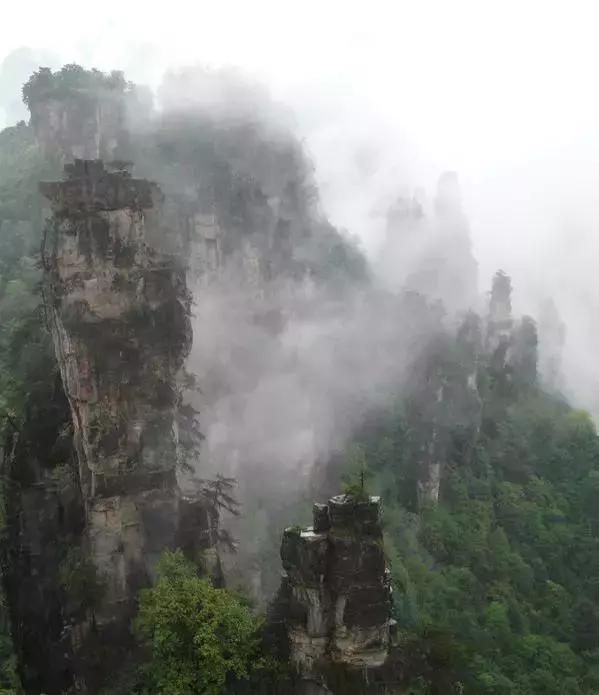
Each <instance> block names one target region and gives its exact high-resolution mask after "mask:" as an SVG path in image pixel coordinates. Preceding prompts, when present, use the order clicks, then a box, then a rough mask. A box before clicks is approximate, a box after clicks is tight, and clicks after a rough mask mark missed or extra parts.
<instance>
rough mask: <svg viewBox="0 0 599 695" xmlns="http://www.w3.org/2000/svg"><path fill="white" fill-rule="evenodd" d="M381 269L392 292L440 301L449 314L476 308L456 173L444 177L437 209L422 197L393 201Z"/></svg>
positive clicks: (475, 282)
mask: <svg viewBox="0 0 599 695" xmlns="http://www.w3.org/2000/svg"><path fill="white" fill-rule="evenodd" d="M380 269H381V271H382V275H383V277H384V279H385V280H386V282H387V283H388V284H389V286H390V287H391V288H393V289H402V288H405V289H409V290H412V291H416V292H420V293H422V294H423V295H425V296H426V297H429V298H430V299H434V300H440V301H442V302H443V305H444V307H445V308H446V309H447V310H448V311H449V313H450V314H453V313H455V312H463V311H466V310H470V309H473V308H475V307H476V305H477V304H478V266H477V263H476V261H475V259H474V255H473V253H472V242H471V238H470V225H469V223H468V219H467V217H466V214H465V212H464V209H463V206H462V200H461V193H460V186H459V183H458V177H457V174H456V173H455V172H451V171H449V172H445V173H444V174H442V175H441V177H440V178H439V181H438V185H437V191H436V196H435V199H434V201H433V205H432V209H430V208H429V209H427V206H426V205H425V202H424V196H423V195H422V193H418V194H415V195H413V196H409V195H406V194H404V195H402V196H400V197H399V198H398V199H397V200H396V201H395V202H394V204H393V205H392V207H391V208H390V210H389V212H388V214H387V233H386V241H385V244H384V246H383V250H382V253H381V257H380Z"/></svg>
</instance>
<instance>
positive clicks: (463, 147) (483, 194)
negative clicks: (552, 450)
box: [0, 0, 599, 403]
mask: <svg viewBox="0 0 599 695" xmlns="http://www.w3.org/2000/svg"><path fill="white" fill-rule="evenodd" d="M597 26H599V4H598V3H597V2H594V1H593V0H589V1H587V2H583V1H579V0H563V1H557V0H555V1H552V0H518V1H513V0H497V1H496V0H472V1H470V2H468V1H466V0H451V1H445V0H438V1H436V2H435V1H433V0H411V1H406V2H404V1H402V0H395V1H393V0H389V1H388V2H380V1H377V0H369V1H368V2H366V1H365V0H363V1H362V2H355V1H352V0H319V1H318V2H317V1H314V0H303V1H302V2H293V3H291V2H287V0H238V1H237V2H234V1H232V0H218V1H214V0H213V1H211V2H205V1H204V0H195V1H189V2H184V1H183V0H171V1H170V2H168V3H156V2H144V3H142V2H137V1H136V0H128V1H127V2H122V1H119V2H117V1H116V0H102V1H101V2H98V3H95V4H94V3H89V2H88V3H82V2H80V0H78V1H75V0H55V2H53V3H47V2H33V3H32V2H29V3H9V4H8V5H7V7H3V21H2V24H1V25H0V65H1V64H2V61H4V60H5V58H6V57H7V56H8V60H7V63H8V64H9V68H10V60H11V53H12V52H13V51H15V50H16V49H19V48H22V47H29V48H30V49H32V50H33V51H34V54H35V55H34V56H33V58H32V60H33V61H34V62H35V61H36V60H39V61H41V62H44V63H45V64H49V65H52V66H58V65H60V64H61V63H64V62H73V61H76V62H80V63H82V64H84V65H86V66H87V67H92V66H95V67H98V68H100V69H105V70H106V69H112V68H121V69H124V70H125V71H126V72H127V75H128V77H129V78H130V79H133V80H134V81H140V82H146V83H149V84H152V85H157V84H158V83H159V82H160V78H161V75H162V74H163V72H164V70H165V69H167V68H169V67H176V66H180V65H186V64H193V63H208V64H213V65H222V64H229V65H236V66H241V67H242V68H244V69H245V70H246V71H248V72H249V73H251V74H252V75H254V76H256V77H258V78H260V79H261V80H263V81H264V82H265V83H266V84H267V85H268V86H269V88H270V90H271V93H272V95H273V96H274V98H275V99H277V100H280V101H282V102H283V103H285V104H288V105H289V106H290V107H291V108H292V109H293V111H294V113H295V116H296V120H297V127H298V131H299V132H300V134H301V135H302V136H303V137H305V138H306V143H307V145H308V148H309V150H310V151H311V153H312V156H313V158H314V160H315V163H316V167H317V175H318V178H319V182H320V184H321V188H322V191H323V197H324V202H325V205H326V207H327V210H328V212H329V214H330V215H331V217H332V218H333V221H335V222H336V223H338V224H340V225H342V226H345V227H347V228H348V229H349V230H350V231H351V232H353V233H355V234H357V235H359V236H360V238H361V239H362V240H363V243H364V246H365V247H366V248H367V250H368V251H369V252H370V253H372V254H374V253H376V250H377V248H378V245H379V243H380V241H381V229H382V227H381V216H380V211H381V210H383V209H384V207H385V205H386V203H387V201H388V199H389V196H391V195H392V194H393V193H394V192H395V191H397V190H399V189H401V188H402V187H408V188H410V187H413V186H417V185H423V186H424V187H426V188H427V189H428V190H429V191H431V190H432V189H433V187H434V182H435V180H436V177H437V176H438V174H439V173H440V172H441V171H443V170H444V169H455V170H457V171H458V172H459V175H460V180H461V182H462V186H463V191H464V198H465V204H466V207H467V209H468V212H469V216H470V219H471V222H472V232H473V240H474V244H475V252H476V255H477V257H478V259H479V262H480V265H481V279H482V281H483V282H484V283H486V282H487V280H488V278H489V277H490V274H491V273H492V272H493V270H494V269H496V268H497V267H503V268H505V269H506V270H507V271H508V272H510V273H511V274H512V275H513V278H514V284H515V287H516V292H517V302H518V301H519V302H520V303H521V305H522V308H525V309H527V310H530V311H534V310H535V304H536V301H537V299H538V298H539V297H540V296H542V295H544V294H547V293H549V294H551V295H553V296H554V298H555V299H556V301H557V302H558V305H559V307H560V309H561V311H562V312H563V314H564V315H565V317H566V319H567V321H568V324H569V352H568V355H567V364H566V369H567V371H568V374H569V378H570V381H571V383H573V384H576V389H577V393H579V394H580V397H581V398H582V399H583V400H584V401H585V403H591V401H592V400H593V399H594V398H596V399H597V402H598V403H599V366H596V365H595V362H597V363H599V359H596V358H595V355H596V353H597V349H598V348H599V338H598V337H596V336H595V334H594V333H595V331H594V330H593V329H594V326H593V324H592V321H593V320H594V317H595V316H597V312H599V281H598V280H596V279H595V275H596V274H597V270H596V269H597V267H599V244H598V243H597V226H598V222H599V125H598V124H599V90H597V88H596V72H597V66H598V65H599V42H598V41H597ZM21 58H23V54H21ZM12 60H13V61H14V54H12ZM21 62H23V61H21ZM25 62H26V61H25ZM11 70H12V69H7V68H6V64H5V68H4V69H2V68H0V109H2V108H3V109H4V110H0V123H1V122H2V121H4V123H6V122H7V121H9V120H11V118H12V117H13V116H14V115H15V105H14V104H12V105H11V103H10V101H11V100H10V98H9V95H10V94H12V93H14V90H15V89H16V86H15V85H14V84H13V83H12V82H11V76H13V71H11ZM13 79H14V77H13ZM594 394H597V395H594Z"/></svg>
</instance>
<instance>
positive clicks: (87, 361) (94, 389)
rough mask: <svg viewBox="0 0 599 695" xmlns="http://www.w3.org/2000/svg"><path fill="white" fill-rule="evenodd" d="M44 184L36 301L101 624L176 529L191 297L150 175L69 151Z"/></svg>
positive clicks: (123, 602) (119, 613) (126, 609)
mask: <svg viewBox="0 0 599 695" xmlns="http://www.w3.org/2000/svg"><path fill="white" fill-rule="evenodd" d="M41 191H42V193H43V194H44V195H45V196H46V198H48V199H49V201H50V204H51V207H52V212H53V216H52V218H51V219H50V221H49V224H48V228H47V232H46V239H45V244H44V250H43V262H44V269H45V305H46V312H47V318H48V321H49V324H50V326H51V330H52V336H53V341H54V346H55V351H56V356H57V359H58V362H59V366H60V371H61V375H62V380H63V383H64V387H65V391H66V395H67V398H68V401H69V404H70V408H71V412H72V418H73V425H74V441H75V447H76V451H77V458H78V465H79V478H80V484H81V488H82V494H83V499H84V503H85V515H86V523H87V538H88V542H89V552H90V555H91V558H92V560H93V562H94V563H95V566H96V568H97V571H98V575H99V577H100V579H101V581H102V583H103V587H104V591H103V593H102V596H103V599H102V602H101V605H100V606H99V607H98V609H97V611H96V616H95V620H96V623H97V625H98V626H100V627H101V626H102V625H108V624H111V623H119V622H122V621H123V620H124V619H126V618H127V616H128V615H129V613H130V608H131V607H132V605H133V599H134V597H135V594H136V591H137V589H138V588H139V586H141V585H143V584H145V583H146V582H147V581H148V580H149V578H150V577H151V575H152V572H153V569H154V566H155V563H156V561H157V560H158V557H159V555H160V553H161V552H162V550H163V549H164V548H166V547H173V546H174V545H175V544H176V540H177V538H178V537H180V534H181V530H180V528H179V519H180V516H181V515H180V514H179V507H180V504H181V502H180V499H179V495H178V489H177V482H176V462H177V426H176V415H177V404H178V389H177V385H176V374H177V372H178V370H179V369H180V367H181V366H182V364H183V360H184V358H185V356H186V354H187V353H188V351H189V348H190V344H191V330H190V323H189V318H188V314H189V298H188V293H187V290H186V285H185V274H184V269H183V268H181V267H180V265H179V264H178V263H177V261H176V258H175V256H174V255H173V254H172V253H170V250H171V242H172V239H170V237H172V236H173V231H172V230H169V229H167V228H165V227H164V225H163V224H162V222H161V214H160V201H161V193H160V190H159V189H158V187H157V186H156V185H155V184H153V183H151V182H149V181H146V180H143V179H135V178H133V177H132V176H131V175H130V174H129V173H128V171H127V170H126V169H124V168H123V167H117V168H116V169H115V170H112V171H111V170H109V169H107V168H106V167H105V166H104V165H103V164H102V162H100V161H97V160H96V161H82V160H75V162H74V163H73V164H69V165H66V166H65V178H64V180H62V181H56V182H51V183H44V184H41ZM185 516H189V515H188V514H187V515H185ZM208 535H209V534H208ZM207 545H209V539H208V540H207Z"/></svg>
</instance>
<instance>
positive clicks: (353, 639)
mask: <svg viewBox="0 0 599 695" xmlns="http://www.w3.org/2000/svg"><path fill="white" fill-rule="evenodd" d="M379 516H380V500H379V498H378V497H370V498H368V499H365V500H358V499H356V498H354V497H352V496H348V495H338V496H335V497H332V498H331V499H330V500H329V502H328V504H327V505H318V504H317V505H315V506H314V525H313V526H312V527H308V528H303V529H302V528H296V527H293V528H288V529H286V530H285V533H284V535H283V542H282V546H281V559H282V563H283V568H284V576H283V582H282V588H281V592H280V600H281V601H282V602H283V605H284V608H283V609H282V611H281V612H282V617H283V622H284V624H285V627H286V633H287V637H288V640H289V649H290V660H291V663H292V664H293V666H294V667H295V669H296V670H297V672H298V674H299V676H300V678H301V679H302V681H303V683H304V685H305V687H308V685H307V684H309V683H311V685H310V686H309V687H311V688H320V689H321V690H319V692H328V690H327V688H328V687H329V686H330V684H327V676H326V673H327V671H329V670H330V669H331V668H335V667H336V666H340V667H342V668H344V669H345V670H347V671H349V672H352V671H354V670H355V672H356V674H357V677H358V678H361V675H360V674H362V673H363V672H364V671H367V670H368V669H377V668H378V667H380V666H382V665H383V664H384V662H385V660H386V659H387V656H388V653H389V647H390V632H391V628H392V624H393V621H392V620H391V586H390V579H389V571H388V570H387V569H386V567H385V558H384V552H383V541H382V531H381V525H380V518H379ZM301 692H307V691H306V690H305V688H304V690H303V691H301ZM332 692H336V691H332Z"/></svg>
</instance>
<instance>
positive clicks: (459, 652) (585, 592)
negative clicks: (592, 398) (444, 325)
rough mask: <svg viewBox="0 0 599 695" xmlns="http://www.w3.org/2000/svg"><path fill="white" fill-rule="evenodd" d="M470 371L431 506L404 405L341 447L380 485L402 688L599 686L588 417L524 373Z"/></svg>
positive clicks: (595, 444) (598, 542)
mask: <svg viewBox="0 0 599 695" xmlns="http://www.w3.org/2000/svg"><path fill="white" fill-rule="evenodd" d="M533 369H534V365H533ZM478 380H479V384H480V388H481V391H482V394H483V420H482V426H481V430H480V434H479V436H478V439H477V442H476V445H475V448H474V450H473V451H472V452H471V453H470V454H469V455H465V454H464V452H463V450H462V449H461V448H460V438H459V437H458V436H455V438H454V444H453V451H452V457H450V460H451V464H450V465H449V467H448V468H447V470H446V472H445V475H444V478H443V480H442V486H441V495H440V500H439V503H438V504H436V505H433V504H425V505H423V506H422V507H421V508H420V509H418V508H417V505H416V501H415V496H414V494H413V490H414V480H415V478H416V476H417V472H416V468H417V450H416V448H415V446H414V437H415V431H414V428H413V426H412V421H411V420H410V418H409V417H408V415H407V408H408V407H409V404H406V403H405V402H403V403H400V404H398V405H397V407H396V408H395V409H391V410H390V411H388V412H387V413H385V414H384V415H381V416H379V417H378V418H377V419H376V420H375V422H374V423H371V424H370V426H369V427H368V429H367V430H365V431H364V433H363V434H362V435H361V436H360V437H358V438H357V439H356V441H355V442H354V443H353V445H352V448H351V450H350V451H351V456H352V457H353V459H354V461H357V462H361V464H360V465H362V466H365V471H366V473H367V477H368V480H369V485H370V487H371V488H372V489H373V490H374V491H376V492H379V493H380V494H382V495H383V496H384V502H385V527H386V530H385V545H386V549H387V552H388V555H389V560H390V563H391V567H392V573H393V580H394V585H395V607H394V610H395V617H396V619H397V621H398V625H399V628H400V637H399V640H400V646H401V647H402V648H403V649H404V650H405V654H406V659H407V670H408V672H407V678H408V681H409V683H410V684H411V687H412V692H413V693H449V692H456V693H489V694H490V693H493V694H505V695H508V694H509V695H514V694H521V695H525V694H527V693H554V694H555V695H558V694H563V693H571V694H572V695H574V694H575V693H595V692H599V660H598V657H599V652H598V647H599V584H598V581H597V577H599V524H598V513H597V509H598V503H599V438H598V437H597V432H596V430H595V426H594V424H593V422H592V421H591V419H590V418H589V416H588V415H587V414H586V413H584V412H581V411H576V410H573V409H572V408H570V407H569V406H568V405H567V404H565V403H564V402H563V401H562V400H560V399H559V398H557V397H554V396H551V395H548V394H547V393H545V392H543V390H542V389H541V388H539V387H538V386H536V385H535V384H534V383H533V384H531V383H530V379H527V378H526V374H523V375H519V374H517V373H515V372H514V371H513V370H512V373H511V375H510V374H508V368H507V367H505V368H504V373H501V370H499V371H498V370H497V369H494V367H493V366H492V365H491V364H489V363H487V364H483V365H481V367H480V369H479V374H478ZM485 385H486V387H485ZM499 385H501V387H500V386H499ZM456 434H457V433H456V432H454V435H456Z"/></svg>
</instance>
